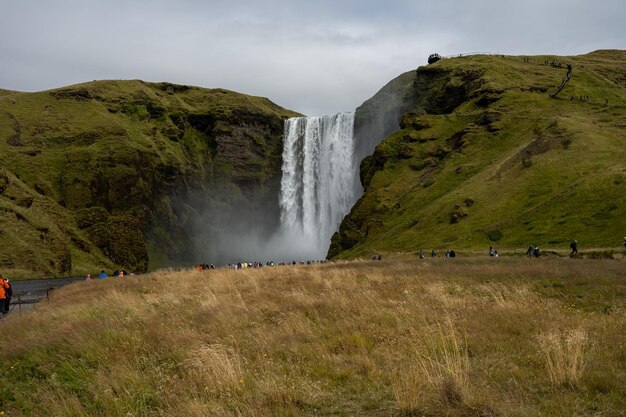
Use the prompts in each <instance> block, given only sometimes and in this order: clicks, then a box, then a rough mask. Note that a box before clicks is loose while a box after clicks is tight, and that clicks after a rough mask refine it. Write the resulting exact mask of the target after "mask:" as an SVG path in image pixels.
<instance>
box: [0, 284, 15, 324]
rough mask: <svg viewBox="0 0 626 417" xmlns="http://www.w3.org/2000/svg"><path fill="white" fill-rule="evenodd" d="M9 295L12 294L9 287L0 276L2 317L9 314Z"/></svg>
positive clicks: (0, 308)
mask: <svg viewBox="0 0 626 417" xmlns="http://www.w3.org/2000/svg"><path fill="white" fill-rule="evenodd" d="M9 293H11V294H12V293H13V291H12V289H11V285H10V284H9V282H8V281H7V280H5V279H4V278H3V277H2V274H0V312H1V313H2V315H3V316H4V315H6V314H7V313H8V312H9V303H10V302H11V299H10V295H9Z"/></svg>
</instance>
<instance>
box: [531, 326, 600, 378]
mask: <svg viewBox="0 0 626 417" xmlns="http://www.w3.org/2000/svg"><path fill="white" fill-rule="evenodd" d="M538 342H539V347H540V348H541V351H542V352H543V353H544V355H545V362H546V370H547V372H548V375H549V376H550V382H552V383H553V384H554V385H565V384H567V385H569V386H570V387H576V386H577V385H578V383H579V381H580V379H581V378H582V374H583V371H584V370H585V365H586V363H585V361H586V358H585V353H586V352H585V351H586V349H587V347H588V345H589V339H588V337H587V332H585V330H584V329H572V330H570V331H567V332H564V331H560V330H553V331H549V332H547V333H541V334H540V335H539V336H538Z"/></svg>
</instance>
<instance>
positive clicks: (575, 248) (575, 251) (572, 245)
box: [569, 240, 578, 256]
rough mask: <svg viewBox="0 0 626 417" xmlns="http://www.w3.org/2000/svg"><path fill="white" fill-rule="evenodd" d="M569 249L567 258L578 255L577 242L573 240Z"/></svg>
mask: <svg viewBox="0 0 626 417" xmlns="http://www.w3.org/2000/svg"><path fill="white" fill-rule="evenodd" d="M569 247H570V248H571V249H572V253H570V254H569V256H573V255H575V254H577V253H578V241H577V240H574V241H573V242H572V243H570V244H569Z"/></svg>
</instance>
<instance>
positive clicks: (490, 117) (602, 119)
mask: <svg viewBox="0 0 626 417" xmlns="http://www.w3.org/2000/svg"><path fill="white" fill-rule="evenodd" d="M567 64H570V65H571V66H572V69H573V73H572V77H571V79H570V81H569V82H568V83H567V84H566V86H565V88H564V89H563V90H562V91H561V92H560V94H559V95H558V96H557V97H556V98H550V94H551V93H552V92H554V91H555V90H556V88H557V86H558V85H559V84H560V82H561V80H562V79H563V78H564V76H565V74H566V65H567ZM401 77H402V80H403V82H402V83H396V84H398V85H400V87H398V88H400V89H399V90H397V91H389V88H387V90H385V89H383V90H382V91H381V93H379V96H383V95H384V96H393V95H394V94H395V96H401V97H403V100H404V104H403V105H404V107H403V110H404V111H403V113H404V114H403V115H402V117H401V121H400V129H399V130H396V131H395V132H393V133H391V134H390V135H389V136H387V137H386V139H385V140H384V141H383V142H382V143H380V144H379V145H378V146H377V147H376V150H375V151H374V154H373V155H372V156H370V157H367V158H365V159H364V160H363V162H362V164H361V179H362V182H363V184H364V187H365V194H364V195H363V197H362V198H361V199H360V200H359V201H358V203H357V204H356V205H355V206H354V208H353V209H352V211H351V213H350V214H349V215H348V216H347V217H346V218H345V219H344V221H343V223H342V225H341V228H340V231H339V233H337V234H335V236H334V237H333V243H332V245H331V249H330V252H329V256H339V257H354V256H362V255H371V254H373V253H381V252H383V253H384V252H395V251H418V250H420V249H427V250H429V249H431V248H435V249H445V248H453V249H457V250H458V249H474V250H475V249H480V250H484V248H487V247H489V246H490V245H493V246H497V247H498V248H509V249H513V248H519V249H522V250H524V249H525V248H526V247H527V246H528V244H529V243H533V244H538V245H539V246H540V247H542V248H562V249H563V248H567V247H568V244H569V242H570V241H571V240H573V239H577V240H578V242H579V245H580V246H581V247H582V248H589V247H615V248H616V249H617V248H619V247H620V246H621V243H622V239H623V237H624V236H625V235H626V52H625V51H597V52H593V53H590V54H587V55H582V56H574V57H554V56H534V57H521V56H520V57H507V56H469V57H460V58H455V59H443V60H440V61H438V62H436V63H434V64H432V65H429V66H426V67H421V68H418V69H417V71H415V72H412V73H407V74H403V76H401ZM407 77H412V78H413V82H412V83H411V82H407V79H408V78H407ZM390 84H391V83H390ZM407 97H408V98H411V100H412V102H411V103H410V106H407V104H406V102H407ZM375 101H376V96H375V97H374V98H373V99H372V100H370V101H369V102H366V103H365V104H364V106H363V109H361V110H357V119H358V116H359V111H361V113H362V114H363V113H366V112H370V111H371V109H370V108H371V107H372V102H375ZM355 129H356V130H357V131H359V126H356V127H355ZM361 135H363V133H361ZM357 139H358V138H357Z"/></svg>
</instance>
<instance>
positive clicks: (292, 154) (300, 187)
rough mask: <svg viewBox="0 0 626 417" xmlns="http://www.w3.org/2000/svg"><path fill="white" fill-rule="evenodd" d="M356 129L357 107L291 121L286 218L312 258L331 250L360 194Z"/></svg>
mask: <svg viewBox="0 0 626 417" xmlns="http://www.w3.org/2000/svg"><path fill="white" fill-rule="evenodd" d="M353 132H354V113H338V114H335V115H334V116H322V117H295V118H291V119H288V120H286V121H285V134H284V135H285V136H284V144H283V167H282V180H281V190H280V209H281V215H280V221H281V227H282V232H283V233H284V234H286V235H287V236H288V237H289V240H290V241H292V242H293V245H294V246H296V247H298V248H300V249H301V250H300V254H301V255H302V256H305V257H307V258H308V259H323V258H324V257H325V256H326V252H327V250H328V246H329V244H330V238H331V236H332V235H333V233H335V232H336V231H337V229H338V227H339V224H340V223H341V220H342V219H343V217H344V216H345V215H346V214H347V213H348V212H349V211H350V209H351V207H352V206H353V205H354V203H355V202H356V199H357V198H358V192H359V190H358V187H357V186H356V184H358V181H357V178H356V176H357V169H356V167H355V162H354V157H353V153H354V136H353ZM292 249H295V248H292Z"/></svg>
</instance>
